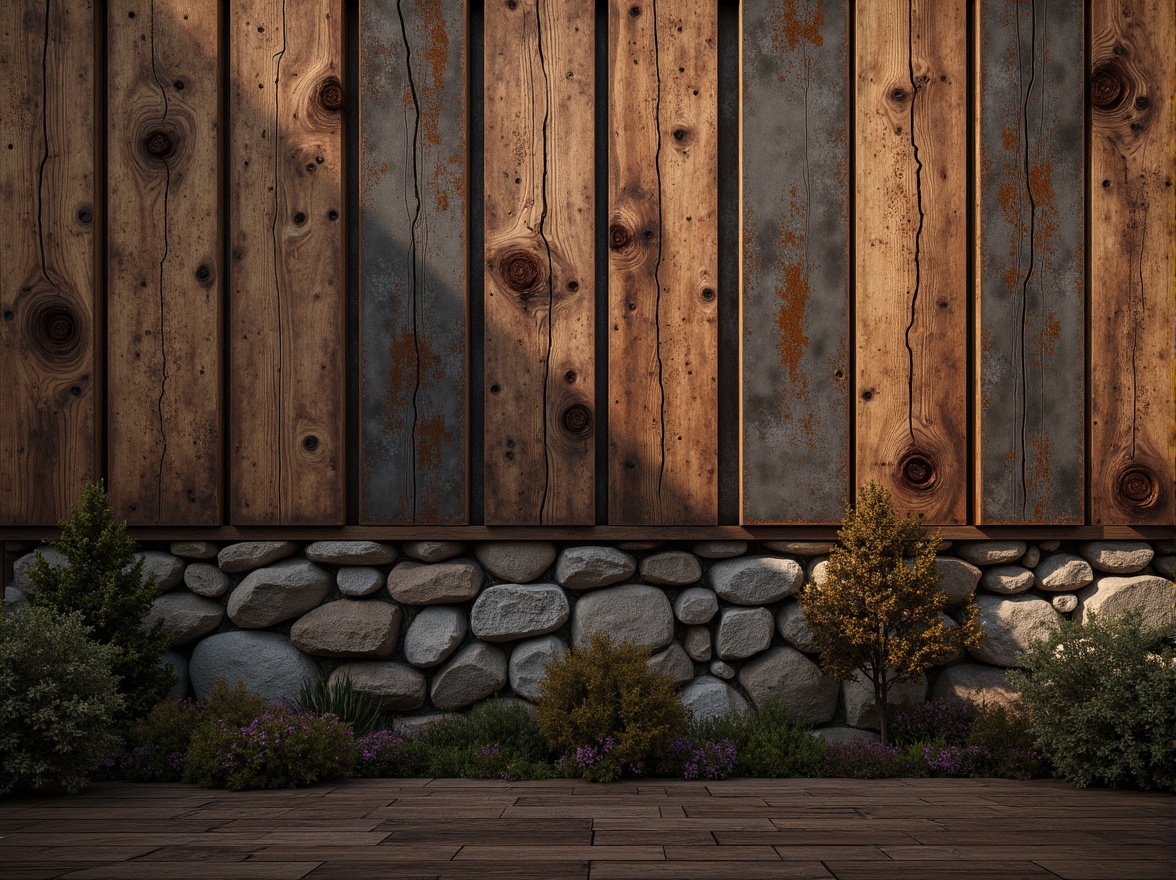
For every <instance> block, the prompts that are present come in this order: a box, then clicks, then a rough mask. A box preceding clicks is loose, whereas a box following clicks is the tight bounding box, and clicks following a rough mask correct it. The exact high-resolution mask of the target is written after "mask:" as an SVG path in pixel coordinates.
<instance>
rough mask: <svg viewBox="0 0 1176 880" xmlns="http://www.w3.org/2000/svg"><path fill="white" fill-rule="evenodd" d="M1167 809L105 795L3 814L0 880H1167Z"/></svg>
mask: <svg viewBox="0 0 1176 880" xmlns="http://www.w3.org/2000/svg"><path fill="white" fill-rule="evenodd" d="M1172 859H1173V853H1172V800H1171V799H1170V798H1168V797H1165V796H1163V795H1155V794H1141V793H1138V792H1124V791H1107V790H1099V789H1095V790H1086V791H1078V790H1075V789H1073V788H1071V787H1070V786H1068V785H1066V784H1065V783H1061V782H1053V781H1048V782H1044V781H1038V782H1006V781H1002V780H979V779H977V780H947V779H923V780H874V781H867V782H858V781H853V780H835V779H818V780H814V779H784V780H733V781H727V782H718V783H702V782H681V781H673V780H652V781H649V782H639V783H618V784H615V785H587V784H583V783H578V782H572V781H562V780H561V781H556V782H522V783H508V782H481V781H474V780H426V779H410V780H353V781H349V782H344V783H340V784H336V785H323V786H318V787H315V788H310V789H299V790H293V791H276V792H243V793H238V794H234V793H231V792H216V791H208V790H206V789H200V788H195V787H192V786H187V785H132V784H127V783H106V784H101V785H95V786H93V787H92V788H90V789H89V790H88V791H86V792H85V793H83V794H81V795H78V796H74V797H69V796H64V795H63V796H58V797H44V798H36V799H14V798H7V799H3V800H0V877H3V878H6V880H8V878H11V880H16V878H26V880H33V878H51V877H70V878H83V877H94V878H97V877H111V878H128V880H129V878H138V877H143V878H151V880H166V878H191V877H201V878H202V877H224V878H299V877H313V878H325V877H336V878H346V880H360V878H365V877H402V878H434V877H468V878H492V877H510V878H543V880H558V878H573V877H574V878H590V880H604V878H624V877H633V878H642V880H647V878H726V877H730V878H736V880H755V878H760V877H771V878H838V880H887V878H896V880H897V878H901V880H916V878H937V880H938V878H950V880H971V878H985V880H988V878H1014V877H1034V878H1037V877H1054V878H1056V877H1062V878H1067V880H1096V878H1126V880H1151V878H1168V877H1171V876H1172V866H1173V861H1172Z"/></svg>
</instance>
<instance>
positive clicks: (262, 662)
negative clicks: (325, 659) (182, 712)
mask: <svg viewBox="0 0 1176 880" xmlns="http://www.w3.org/2000/svg"><path fill="white" fill-rule="evenodd" d="M188 675H189V677H190V678H191V679H192V690H193V692H194V693H195V694H196V697H197V699H201V698H203V697H206V696H207V695H208V694H209V692H211V691H212V689H213V687H214V686H215V685H216V682H217V680H218V679H221V678H223V679H225V681H227V682H228V683H229V685H230V686H232V685H233V684H234V683H236V682H238V681H239V682H241V683H242V684H243V685H245V687H247V688H248V689H249V690H251V691H256V692H257V693H259V694H261V695H262V696H263V697H265V698H266V699H267V700H275V701H280V702H283V703H292V702H294V701H295V700H297V699H298V694H299V691H301V689H302V686H303V685H304V684H305V685H309V684H312V683H313V682H314V681H315V680H316V679H317V678H318V667H317V666H316V665H315V662H314V661H313V660H311V659H310V658H309V657H307V656H306V655H305V654H303V653H302V652H300V651H299V650H298V649H297V648H295V647H294V646H293V645H292V644H290V640H289V639H288V638H287V637H286V636H284V635H282V634H281V633H276V632H251V631H249V630H237V631H234V632H224V633H217V634H216V635H211V636H209V637H208V638H206V639H203V640H202V641H200V642H198V643H197V644H196V647H195V649H194V650H193V651H192V659H191V661H190V662H189V664H188Z"/></svg>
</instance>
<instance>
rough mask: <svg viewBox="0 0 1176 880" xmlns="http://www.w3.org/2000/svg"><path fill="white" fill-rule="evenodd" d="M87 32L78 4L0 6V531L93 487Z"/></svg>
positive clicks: (93, 216) (94, 208)
mask: <svg viewBox="0 0 1176 880" xmlns="http://www.w3.org/2000/svg"><path fill="white" fill-rule="evenodd" d="M94 27H95V10H94V8H93V5H92V4H91V3H89V2H70V3H65V2H60V0H48V2H46V0H38V2H32V0H8V2H5V3H3V4H0V82H3V83H4V87H3V89H2V90H0V226H2V228H3V230H4V231H3V235H0V351H2V352H3V356H2V357H0V413H2V417H0V524H10V525H18V524H19V525H41V524H50V523H55V522H56V521H57V520H58V519H60V518H61V517H64V516H65V515H66V513H67V511H68V508H69V505H71V504H76V503H77V502H78V501H79V500H80V499H81V494H82V487H83V484H84V482H85V481H86V480H87V479H92V478H96V477H98V476H100V465H99V463H98V462H97V460H96V454H97V442H98V431H99V430H100V427H101V421H100V419H99V417H98V414H97V399H98V398H97V395H98V387H99V382H98V378H99V377H98V375H97V365H98V356H97V354H96V352H97V348H96V346H97V345H98V344H99V343H100V339H99V337H98V334H97V329H96V328H97V327H98V319H97V313H96V304H97V301H98V287H97V284H98V275H97V271H96V257H97V253H96V224H97V218H98V217H100V216H101V214H100V209H101V205H100V204H99V201H98V199H99V193H98V192H97V188H96V186H95V173H94V169H95V161H96V157H95V119H94V102H95V97H96V96H95V94H94V88H95V84H94V70H95V64H94Z"/></svg>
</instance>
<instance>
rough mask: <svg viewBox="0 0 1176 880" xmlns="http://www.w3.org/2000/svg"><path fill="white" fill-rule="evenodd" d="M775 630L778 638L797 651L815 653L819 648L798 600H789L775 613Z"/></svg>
mask: <svg viewBox="0 0 1176 880" xmlns="http://www.w3.org/2000/svg"><path fill="white" fill-rule="evenodd" d="M776 631H777V632H779V633H780V638H782V639H783V640H784V641H785V642H787V643H788V644H790V645H791V646H792V647H794V648H796V650H798V651H803V652H804V653H805V654H816V653H817V651H818V650H819V649H818V648H817V643H816V641H815V640H814V639H813V631H812V630H811V629H809V625H808V621H807V620H805V619H804V609H803V608H801V607H800V603H799V602H789V603H787V604H786V605H785V606H784V607H783V608H781V609H780V613H779V614H778V615H776Z"/></svg>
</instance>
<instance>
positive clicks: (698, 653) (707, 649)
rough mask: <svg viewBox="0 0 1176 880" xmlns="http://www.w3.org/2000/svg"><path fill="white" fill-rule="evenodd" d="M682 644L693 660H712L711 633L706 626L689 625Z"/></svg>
mask: <svg viewBox="0 0 1176 880" xmlns="http://www.w3.org/2000/svg"><path fill="white" fill-rule="evenodd" d="M682 644H683V645H684V646H685V648H686V654H687V655H688V656H689V657H690V659H691V660H696V661H698V662H699V663H706V662H708V661H709V660H710V658H711V634H710V630H709V629H707V628H706V627H705V626H691V627H687V628H686V636H685V638H684V639H683V640H682Z"/></svg>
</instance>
